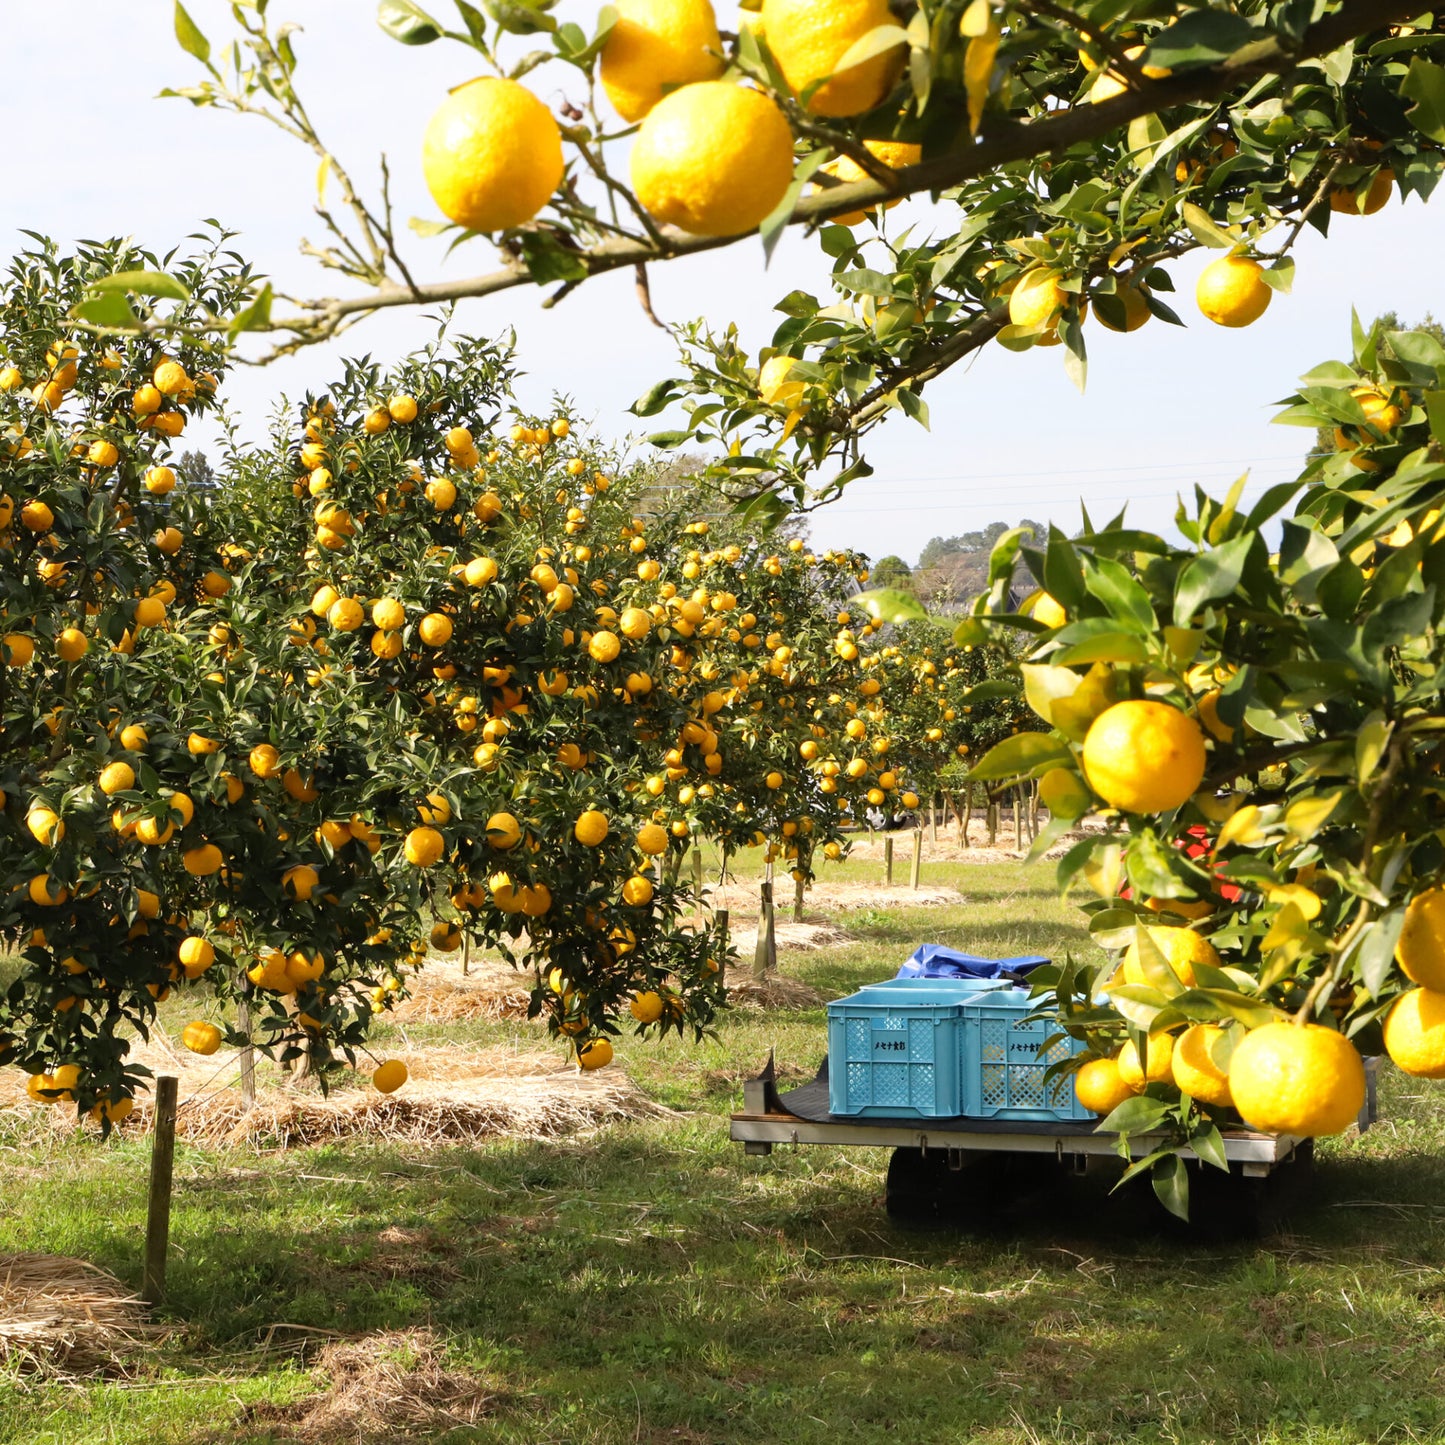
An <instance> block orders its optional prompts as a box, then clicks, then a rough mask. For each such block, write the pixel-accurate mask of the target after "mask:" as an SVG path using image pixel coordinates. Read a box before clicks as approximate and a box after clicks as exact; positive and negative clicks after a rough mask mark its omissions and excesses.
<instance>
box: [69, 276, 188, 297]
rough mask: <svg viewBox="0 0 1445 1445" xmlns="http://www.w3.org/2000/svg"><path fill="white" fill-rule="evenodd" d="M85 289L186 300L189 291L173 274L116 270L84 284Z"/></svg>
mask: <svg viewBox="0 0 1445 1445" xmlns="http://www.w3.org/2000/svg"><path fill="white" fill-rule="evenodd" d="M85 289H86V290H87V291H134V292H135V294H136V295H137V296H161V297H165V298H166V299H167V300H171V301H187V300H189V299H190V295H191V293H190V291H189V290H188V289H187V288H186V287H185V286H183V285H182V284H181V283H180V282H179V281H177V280H176V278H175V277H174V276H167V275H166V273H165V272H164V271H117V272H116V273H115V275H113V276H102V277H101V278H100V280H98V281H91V282H89V283H88V284H87V285H86V288H85Z"/></svg>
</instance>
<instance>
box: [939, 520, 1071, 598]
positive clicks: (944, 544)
mask: <svg viewBox="0 0 1445 1445" xmlns="http://www.w3.org/2000/svg"><path fill="white" fill-rule="evenodd" d="M1015 525H1017V526H1020V527H1031V528H1032V529H1033V533H1034V536H1035V537H1036V538H1039V539H1040V540H1042V539H1043V538H1044V537H1045V536H1047V535H1048V528H1047V527H1046V526H1044V525H1043V524H1042V523H1039V522H1033V521H1030V520H1029V519H1028V518H1024V519H1023V520H1022V521H1020V522H1018V523H1010V522H990V523H989V524H988V526H987V527H985V528H983V530H982V531H979V532H965V533H964V534H963V535H962V536H959V537H934V538H933V540H932V541H930V542H929V543H928V544H927V545H926V546H925V547H924V549H923V551H922V553H921V554H920V556H919V558H918V565H917V566H916V567H915V568H914V569H913V577H912V582H913V590H914V592H915V593H916V594H917V596H918V597H919V598H920V599H921V600H922V601H924V602H926V603H927V604H928V606H929V607H930V608H932V609H933V610H935V611H938V612H945V613H946V612H959V611H962V610H963V609H964V608H965V607H966V606H967V605H968V604H969V603H970V602H971V601H972V600H973V599H974V598H975V597H977V596H978V594H979V593H980V592H983V591H984V590H985V589H986V588H987V587H988V559H989V554H990V553H991V552H992V551H993V546H994V543H995V542H997V541H998V539H999V538H1000V537H1001V536H1003V534H1004V533H1005V532H1007V531H1009V530H1010V528H1011V527H1012V526H1015ZM1024 575H1027V574H1024Z"/></svg>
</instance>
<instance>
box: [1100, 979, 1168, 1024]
mask: <svg viewBox="0 0 1445 1445" xmlns="http://www.w3.org/2000/svg"><path fill="white" fill-rule="evenodd" d="M1109 1001H1110V1002H1111V1003H1112V1004H1113V1005H1114V1009H1115V1011H1116V1012H1117V1013H1119V1014H1121V1015H1122V1016H1123V1017H1124V1018H1125V1019H1127V1020H1128V1021H1129V1022H1130V1023H1131V1024H1133V1025H1134V1027H1135V1028H1136V1029H1139V1030H1141V1031H1142V1032H1144V1033H1148V1031H1149V1030H1150V1029H1151V1028H1152V1027H1153V1026H1154V1021H1155V1020H1156V1019H1157V1018H1158V1017H1159V1015H1160V1014H1161V1013H1163V1012H1164V1010H1165V1009H1166V1008H1169V1007H1170V1006H1171V1005H1170V1001H1169V1000H1168V999H1167V998H1165V997H1164V995H1163V994H1162V993H1160V992H1159V990H1158V989H1154V988H1150V987H1149V985H1148V984H1147V983H1116V984H1114V985H1112V986H1111V987H1110V989H1109Z"/></svg>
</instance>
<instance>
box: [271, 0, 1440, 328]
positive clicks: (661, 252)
mask: <svg viewBox="0 0 1445 1445" xmlns="http://www.w3.org/2000/svg"><path fill="white" fill-rule="evenodd" d="M1419 8H1420V0H1344V3H1343V4H1342V5H1341V6H1340V8H1339V10H1338V11H1336V12H1335V13H1334V14H1333V15H1330V16H1327V17H1326V18H1325V19H1323V20H1321V21H1319V22H1318V23H1316V24H1315V25H1312V26H1311V27H1310V28H1309V30H1307V31H1306V32H1305V35H1304V37H1303V39H1302V41H1301V43H1300V45H1299V47H1298V49H1296V50H1287V49H1286V48H1285V47H1284V45H1283V44H1282V43H1281V42H1280V41H1279V40H1278V39H1277V38H1275V37H1268V38H1266V39H1263V40H1261V41H1260V42H1259V43H1258V44H1257V45H1252V46H1249V47H1246V48H1245V50H1243V51H1241V52H1239V54H1238V55H1236V56H1234V57H1231V58H1230V59H1229V60H1226V61H1224V62H1222V63H1221V64H1219V65H1215V66H1210V67H1207V68H1202V69H1198V70H1190V71H1186V72H1184V73H1183V74H1180V75H1171V76H1168V77H1166V78H1164V79H1162V80H1151V81H1145V82H1144V83H1143V84H1142V85H1141V86H1140V87H1139V88H1138V89H1137V90H1130V91H1127V92H1126V93H1124V94H1123V95H1118V96H1115V97H1114V98H1113V99H1111V100H1107V101H1104V102H1103V103H1102V104H1099V105H1087V104H1086V105H1079V106H1075V107H1074V108H1073V109H1071V110H1065V111H1061V112H1055V113H1053V114H1050V115H1048V116H1045V117H1043V118H1042V119H1039V120H1034V121H1028V122H1009V123H1005V124H1002V125H999V126H996V127H994V128H993V129H991V130H990V131H989V133H988V134H986V135H984V136H982V137H980V138H979V139H978V140H977V141H976V142H974V141H971V140H970V139H969V138H967V137H965V138H963V144H962V145H961V146H960V148H959V149H958V150H955V151H952V152H950V153H949V154H947V155H943V156H937V157H935V158H934V159H932V160H928V161H924V162H922V163H921V164H919V165H916V166H907V167H903V168H900V169H899V170H897V171H894V172H893V173H892V175H891V176H890V181H891V182H892V184H891V185H890V186H887V187H885V186H883V185H881V184H879V183H878V182H876V181H871V180H866V181H856V182H852V183H850V184H848V185H838V186H829V187H827V188H826V189H825V190H822V191H819V192H816V193H814V194H812V195H808V196H804V197H803V198H801V199H800V200H799V202H798V204H797V206H796V208H795V209H794V211H793V215H792V218H791V220H790V222H789V224H790V225H795V226H796V225H811V224H816V223H818V222H821V221H825V220H828V219H829V218H830V217H833V216H838V215H843V214H844V213H846V212H848V211H856V210H865V209H868V208H870V207H872V206H876V205H877V204H879V203H880V202H881V201H885V200H890V199H893V198H894V197H895V196H898V195H912V194H916V193H918V192H922V191H943V190H948V189H950V188H951V187H954V186H958V185H962V184H963V183H965V182H966V181H970V180H973V179H975V178H977V177H978V176H982V175H986V174H987V173H988V172H990V171H993V170H996V169H997V168H998V167H1000V166H1004V165H1008V164H1010V163H1012V162H1016V161H1022V160H1029V159H1031V158H1033V157H1036V156H1042V155H1047V154H1049V153H1051V152H1056V151H1059V150H1063V149H1066V148H1068V147H1070V146H1075V145H1079V144H1082V143H1084V142H1088V141H1092V140H1097V139H1099V138H1100V137H1101V136H1104V135H1106V134H1108V133H1109V132H1111V131H1114V130H1117V129H1119V128H1120V127H1122V126H1125V125H1127V124H1128V123H1129V122H1130V121H1132V120H1135V119H1137V118H1138V117H1140V116H1143V115H1150V114H1153V113H1154V112H1156V111H1160V110H1167V109H1170V108H1171V107H1173V106H1179V105H1188V104H1197V103H1200V102H1207V101H1215V100H1218V99H1220V98H1221V97H1222V96H1224V95H1226V94H1227V93H1229V92H1231V91H1233V90H1235V89H1237V88H1238V87H1240V86H1241V85H1243V84H1244V83H1246V82H1248V81H1251V80H1256V79H1259V78H1260V77H1262V76H1266V75H1282V74H1285V73H1287V72H1289V71H1290V70H1292V69H1293V68H1294V67H1295V66H1296V65H1298V64H1299V63H1300V62H1301V61H1304V60H1309V59H1312V58H1315V57H1317V56H1321V55H1328V54H1329V53H1330V52H1331V51H1333V50H1337V49H1338V48H1339V47H1340V46H1341V45H1343V44H1345V43H1346V42H1347V41H1349V40H1352V39H1355V38H1356V37H1358V36H1360V35H1365V34H1368V33H1369V32H1370V31H1372V30H1378V29H1381V28H1383V27H1385V26H1387V25H1391V24H1394V23H1396V22H1400V21H1405V20H1408V19H1410V18H1411V17H1412V16H1414V15H1415V14H1417V13H1418V11H1419ZM738 239H740V238H739V237H737V236H691V235H688V234H686V233H685V232H682V231H679V230H676V229H674V228H672V227H666V228H662V229H661V230H660V231H659V232H658V239H657V243H656V244H647V243H644V242H641V241H635V240H620V239H619V240H615V241H604V242H602V244H600V245H598V246H595V247H593V248H592V249H591V250H588V251H583V252H580V253H579V255H578V259H579V260H581V261H582V262H583V263H584V264H585V265H586V266H587V271H588V275H589V276H596V275H601V274H602V273H604V272H607V271H615V270H618V269H619V268H621V267H628V266H635V265H637V263H638V262H645V261H662V260H672V259H674V258H676V257H679V256H686V255H694V254H698V253H701V252H703V251H713V250H717V249H718V248H719V247H722V246H729V245H732V244H733V243H734V242H735V241H737V240H738ZM529 284H532V281H531V277H530V275H529V274H528V273H527V272H526V271H525V270H522V269H520V268H517V267H510V266H509V267H505V268H503V269H501V270H497V271H493V272H490V273H488V274H487V275H483V276H473V277H470V278H466V279H463V280H459V281H442V282H433V283H431V284H428V285H423V286H417V287H415V288H414V289H413V288H411V287H408V286H404V285H387V286H380V287H377V288H376V290H374V291H371V292H368V293H367V294H366V295H364V296H354V297H347V298H344V299H334V300H321V301H317V302H316V303H315V304H314V305H312V306H311V307H309V308H307V311H306V313H305V314H303V315H300V316H293V317H280V318H277V319H276V320H275V322H274V323H273V329H291V330H302V329H307V328H309V327H312V326H314V325H315V324H316V322H317V320H318V318H320V319H322V320H324V321H325V322H330V323H331V324H335V323H336V322H338V321H340V320H341V319H342V318H344V317H347V316H349V315H352V314H353V313H357V312H370V311H374V310H378V309H383V308H387V307H392V306H410V305H416V304H427V303H431V302H436V301H460V300H465V299H468V298H471V297H477V296H488V295H491V294H493V293H494V292H497V291H506V290H510V289H511V288H512V287H514V286H522V285H529Z"/></svg>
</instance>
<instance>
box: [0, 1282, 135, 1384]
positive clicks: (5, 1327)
mask: <svg viewBox="0 0 1445 1445" xmlns="http://www.w3.org/2000/svg"><path fill="white" fill-rule="evenodd" d="M157 1333H158V1329H157V1327H156V1326H155V1325H152V1324H149V1323H148V1322H147V1320H146V1318H145V1305H144V1304H143V1303H142V1302H141V1301H140V1300H139V1299H137V1298H136V1297H135V1296H134V1295H132V1294H131V1292H130V1291H129V1290H128V1289H127V1288H126V1287H125V1286H124V1285H123V1284H122V1283H121V1282H120V1281H119V1280H118V1279H116V1278H115V1276H114V1275H112V1274H107V1273H106V1271H105V1270H103V1269H99V1268H97V1267H96V1266H95V1265H93V1264H86V1263H85V1261H84V1260H79V1259H70V1258H68V1257H67V1256H65V1255H58V1254H11V1255H3V1256H0V1365H3V1366H4V1367H5V1368H6V1369H8V1370H13V1371H15V1372H17V1373H19V1374H21V1375H29V1376H35V1377H40V1378H43V1379H47V1380H54V1379H66V1378H79V1377H81V1376H84V1375H95V1374H111V1373H118V1372H120V1371H122V1370H123V1369H124V1367H125V1364H126V1361H127V1359H133V1358H134V1356H135V1352H136V1350H137V1348H138V1346H139V1345H141V1344H142V1342H144V1341H145V1340H146V1339H148V1338H152V1337H154V1336H155V1335H156V1334H157Z"/></svg>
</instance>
